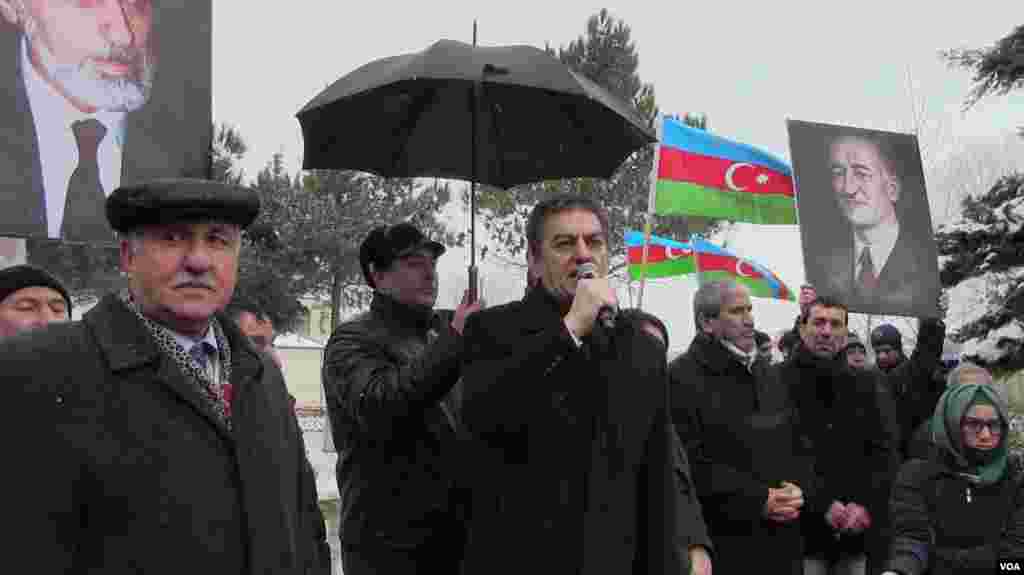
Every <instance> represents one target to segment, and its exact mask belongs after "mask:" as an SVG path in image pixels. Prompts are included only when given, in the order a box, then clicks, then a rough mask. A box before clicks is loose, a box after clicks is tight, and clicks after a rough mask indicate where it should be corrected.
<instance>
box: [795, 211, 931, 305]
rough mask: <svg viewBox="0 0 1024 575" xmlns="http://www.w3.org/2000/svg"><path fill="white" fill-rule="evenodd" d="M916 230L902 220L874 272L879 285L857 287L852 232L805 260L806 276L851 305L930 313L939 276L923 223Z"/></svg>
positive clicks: (929, 238) (822, 290) (822, 288)
mask: <svg viewBox="0 0 1024 575" xmlns="http://www.w3.org/2000/svg"><path fill="white" fill-rule="evenodd" d="M917 232H918V234H919V235H918V236H915V230H912V229H910V226H908V225H907V224H906V222H901V225H900V233H899V236H898V237H897V238H896V244H895V245H894V246H893V248H892V253H890V254H889V258H888V259H887V260H886V261H885V262H884V264H883V265H882V267H881V269H880V271H879V273H878V286H877V287H876V288H875V289H874V290H873V291H872V292H870V293H863V292H861V290H860V289H859V286H858V284H857V276H856V274H855V268H856V265H857V258H858V257H860V254H854V253H853V250H854V240H853V234H852V232H850V233H849V234H847V235H846V236H845V237H846V241H845V243H842V244H840V245H839V246H838V247H837V248H836V249H835V250H834V251H832V252H831V253H830V254H829V255H828V257H822V258H819V259H818V262H817V263H816V264H815V265H811V266H808V268H807V274H808V277H807V279H808V280H809V281H810V283H811V284H813V285H814V286H816V287H817V288H818V293H821V294H830V295H838V296H840V297H841V298H842V299H843V301H845V302H846V303H847V304H848V305H849V306H850V309H852V310H855V311H859V312H863V313H882V314H885V313H898V314H900V315H908V316H914V317H931V316H934V315H935V301H936V300H937V298H938V297H939V278H938V269H937V264H936V263H935V255H934V253H935V252H934V251H932V250H933V249H934V248H931V247H930V246H929V245H928V243H929V242H931V241H932V234H931V230H930V229H927V228H926V229H922V230H919V231H917ZM929 255H930V256H931V261H929V258H928V256H929ZM875 265H876V266H878V265H879V262H875Z"/></svg>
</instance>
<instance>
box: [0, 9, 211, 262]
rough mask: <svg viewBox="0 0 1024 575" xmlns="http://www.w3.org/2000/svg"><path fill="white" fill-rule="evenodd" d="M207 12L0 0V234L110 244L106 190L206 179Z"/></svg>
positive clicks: (111, 233)
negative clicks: (150, 181) (0, 79)
mask: <svg viewBox="0 0 1024 575" xmlns="http://www.w3.org/2000/svg"><path fill="white" fill-rule="evenodd" d="M210 10H211V9H210V3H209V2H208V1H203V0H200V1H198V2H187V3H180V2H174V3H172V2H166V1H163V2H161V0H90V1H88V2H86V1H82V0H0V73H3V74H4V75H5V77H7V78H9V80H8V81H7V82H5V83H4V85H3V87H0V134H2V135H3V139H4V140H6V142H5V143H0V156H3V157H2V158H0V235H6V236H19V237H36V238H54V239H56V238H59V239H62V240H67V241H84V242H96V241H108V242H110V241H113V239H114V236H113V231H112V230H111V229H110V227H109V225H108V224H107V222H106V218H105V215H104V212H103V206H104V201H105V200H106V197H107V196H108V195H110V194H111V193H112V192H113V190H115V189H116V188H118V187H119V186H121V185H122V184H130V183H133V182H135V181H138V180H141V179H146V178H154V177H203V176H204V175H205V173H204V172H205V166H206V164H207V159H206V158H205V152H206V149H207V146H208V145H209V144H208V143H209V132H210V111H209V108H210V103H209V100H210V74H209V70H210V67H211V64H210V62H209V60H210V40H209V23H210ZM161 54H165V55H167V56H168V58H166V59H164V58H160V56H161ZM186 58H187V60H186ZM165 60H166V61H165ZM186 63H187V64H186ZM168 64H169V65H168ZM190 67H191V69H190V70H189V68H190Z"/></svg>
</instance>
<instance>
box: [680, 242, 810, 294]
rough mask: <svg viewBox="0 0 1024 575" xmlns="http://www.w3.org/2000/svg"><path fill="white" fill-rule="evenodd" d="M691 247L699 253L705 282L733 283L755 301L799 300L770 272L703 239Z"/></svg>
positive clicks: (700, 266) (699, 266) (698, 256)
mask: <svg viewBox="0 0 1024 575" xmlns="http://www.w3.org/2000/svg"><path fill="white" fill-rule="evenodd" d="M691 244H692V245H693V248H694V250H695V251H696V252H697V253H696V256H697V257H696V259H697V271H698V272H699V273H700V275H699V277H700V281H701V282H708V281H714V280H717V279H731V280H734V281H736V282H737V283H740V284H743V285H745V286H747V288H748V289H749V290H750V295H752V296H754V297H767V298H775V299H784V300H790V301H795V300H796V297H795V296H794V294H793V292H792V291H791V290H790V289H789V288H787V287H786V284H784V283H782V280H780V279H779V276H777V275H775V274H774V273H772V271H771V270H769V269H768V268H766V267H764V266H762V265H760V264H758V263H756V262H754V261H753V260H748V259H744V258H740V257H737V256H736V255H735V254H733V253H730V252H728V251H726V250H724V249H722V248H720V247H718V246H716V245H715V244H713V243H711V242H708V241H706V240H702V239H700V238H696V237H695V238H693V239H692V240H691Z"/></svg>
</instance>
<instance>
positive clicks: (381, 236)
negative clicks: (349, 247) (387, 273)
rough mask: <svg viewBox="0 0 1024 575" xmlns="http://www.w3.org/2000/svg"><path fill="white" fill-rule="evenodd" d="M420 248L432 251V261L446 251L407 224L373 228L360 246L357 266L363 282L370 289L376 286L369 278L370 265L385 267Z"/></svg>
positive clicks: (442, 246) (414, 227)
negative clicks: (360, 270) (360, 271)
mask: <svg viewBox="0 0 1024 575" xmlns="http://www.w3.org/2000/svg"><path fill="white" fill-rule="evenodd" d="M422 248H427V249H429V250H430V251H432V252H433V253H434V259H437V258H439V257H441V255H442V254H444V252H445V247H444V245H443V244H441V243H439V242H435V241H433V240H431V239H430V238H428V237H427V236H425V235H423V232H421V231H420V230H419V229H418V228H417V227H416V226H414V225H412V224H410V223H408V222H402V223H400V224H395V225H393V226H390V227H388V226H380V227H377V228H374V229H373V231H371V232H370V233H369V234H368V235H367V236H366V239H365V240H363V243H362V245H360V246H359V267H360V268H362V270H363V279H365V280H366V283H367V284H368V285H369V286H370V287H376V286H375V285H373V278H371V277H370V264H371V263H372V264H373V265H374V266H375V267H377V268H386V267H388V266H390V265H391V264H392V262H394V261H395V260H397V259H399V258H403V257H405V256H407V255H409V254H411V253H413V252H415V251H417V250H419V249H422Z"/></svg>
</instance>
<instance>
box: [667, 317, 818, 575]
mask: <svg viewBox="0 0 1024 575" xmlns="http://www.w3.org/2000/svg"><path fill="white" fill-rule="evenodd" d="M669 375H670V377H671V381H672V417H673V421H674V422H675V424H676V429H677V430H678V432H679V437H680V438H681V439H682V440H683V442H684V443H685V444H686V448H687V453H688V454H689V456H690V466H691V468H692V469H693V477H694V483H695V484H696V485H697V493H698V494H699V495H700V501H701V505H702V507H703V509H704V518H705V520H706V522H707V525H708V531H709V532H710V535H711V540H712V541H713V542H714V544H715V551H716V553H715V561H714V569H715V572H716V573H740V572H743V571H747V570H749V567H750V565H751V560H752V558H754V557H756V561H757V565H758V571H760V572H763V573H777V574H786V573H792V574H796V575H799V574H800V573H803V549H802V543H801V537H800V524H799V522H798V521H793V522H789V523H777V522H774V521H769V520H768V519H766V518H765V517H764V516H763V510H764V504H765V501H766V500H767V498H768V489H769V488H776V487H779V486H780V485H779V484H780V483H781V482H782V481H790V482H793V483H796V484H797V485H799V486H801V487H803V485H804V484H805V483H806V482H807V480H808V478H809V477H810V471H811V470H810V468H809V466H808V465H806V464H805V462H804V460H802V459H800V458H798V457H797V450H796V437H795V433H794V427H793V420H792V411H793V410H792V409H791V407H790V405H789V398H788V389H787V388H786V386H784V385H782V384H781V383H780V382H779V381H778V378H777V377H776V372H775V369H774V368H773V367H772V366H769V365H768V364H767V362H765V361H763V360H758V361H757V362H755V363H754V365H753V369H752V371H748V370H747V368H746V367H745V366H743V365H742V364H740V362H739V361H738V360H737V358H736V357H735V356H734V355H733V354H732V353H731V352H729V351H728V350H727V349H726V348H725V347H723V346H722V344H721V343H720V342H719V341H718V340H716V339H713V338H711V337H708V336H706V335H703V334H701V335H698V336H697V337H696V338H694V340H693V343H691V344H690V348H689V350H687V352H686V353H685V354H684V355H681V356H679V357H678V358H676V359H675V360H674V361H673V362H672V364H671V365H670V366H669Z"/></svg>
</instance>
